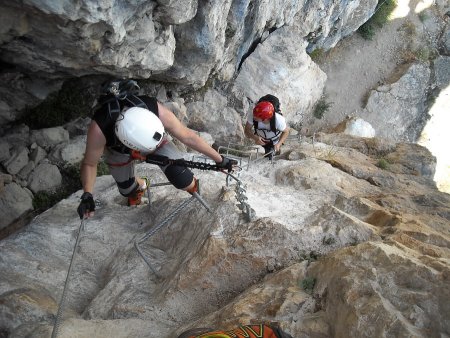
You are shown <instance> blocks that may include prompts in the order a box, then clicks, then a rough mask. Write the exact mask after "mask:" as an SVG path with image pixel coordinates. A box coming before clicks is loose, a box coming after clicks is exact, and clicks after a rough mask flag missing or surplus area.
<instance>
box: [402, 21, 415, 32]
mask: <svg viewBox="0 0 450 338" xmlns="http://www.w3.org/2000/svg"><path fill="white" fill-rule="evenodd" d="M399 31H403V32H405V33H406V34H407V35H408V36H414V35H415V34H416V26H415V25H414V23H413V22H412V21H411V20H406V21H405V22H404V23H403V24H402V25H401V26H400V28H399Z"/></svg>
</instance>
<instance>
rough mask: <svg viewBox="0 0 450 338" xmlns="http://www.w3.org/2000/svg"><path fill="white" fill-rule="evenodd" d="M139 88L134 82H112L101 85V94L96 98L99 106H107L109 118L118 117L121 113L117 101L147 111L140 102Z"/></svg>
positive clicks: (144, 105)
mask: <svg viewBox="0 0 450 338" xmlns="http://www.w3.org/2000/svg"><path fill="white" fill-rule="evenodd" d="M139 90H140V87H139V86H138V84H137V82H136V81H134V80H113V81H107V82H104V83H103V84H102V89H101V94H100V97H99V98H98V104H99V105H101V106H102V105H104V104H107V105H108V113H109V115H110V116H114V117H116V116H118V115H119V113H120V111H121V108H120V107H121V105H120V103H119V101H126V102H128V103H129V104H131V106H134V107H141V108H146V109H148V107H147V105H146V104H145V103H144V101H142V100H141V99H140V98H139V97H137V94H139Z"/></svg>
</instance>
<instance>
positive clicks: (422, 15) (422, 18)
mask: <svg viewBox="0 0 450 338" xmlns="http://www.w3.org/2000/svg"><path fill="white" fill-rule="evenodd" d="M418 16H419V20H420V22H424V21H426V20H427V19H428V14H427V13H425V12H424V11H422V12H420V13H419V14H418Z"/></svg>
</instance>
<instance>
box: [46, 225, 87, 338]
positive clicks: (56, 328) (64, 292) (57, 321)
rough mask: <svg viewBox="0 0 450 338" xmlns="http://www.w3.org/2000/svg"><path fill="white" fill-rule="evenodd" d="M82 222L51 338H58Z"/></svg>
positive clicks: (82, 226)
mask: <svg viewBox="0 0 450 338" xmlns="http://www.w3.org/2000/svg"><path fill="white" fill-rule="evenodd" d="M84 222H85V219H84V218H83V219H82V220H81V224H80V228H79V230H78V234H77V240H76V242H75V247H74V248H73V253H72V258H71V259H70V264H69V269H68V270H67V276H66V281H65V283H64V288H63V292H62V295H61V300H60V301H59V306H58V312H57V313H56V318H55V324H54V326H53V331H52V336H51V338H56V337H57V336H58V331H59V326H60V325H61V323H60V322H61V318H62V313H63V310H64V305H65V304H64V303H65V301H66V296H67V295H66V291H67V286H68V285H69V279H70V274H71V272H72V263H73V261H74V259H75V254H76V252H77V248H78V246H79V245H80V240H81V232H82V231H83V228H84Z"/></svg>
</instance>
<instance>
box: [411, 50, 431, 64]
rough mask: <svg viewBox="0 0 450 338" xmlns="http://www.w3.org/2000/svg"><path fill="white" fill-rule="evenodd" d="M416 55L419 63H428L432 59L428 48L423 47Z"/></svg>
mask: <svg viewBox="0 0 450 338" xmlns="http://www.w3.org/2000/svg"><path fill="white" fill-rule="evenodd" d="M414 55H415V56H416V59H417V60H418V61H422V62H427V61H428V60H430V59H431V58H432V52H431V50H430V49H429V48H426V47H422V48H419V49H417V50H416V51H415V52H414Z"/></svg>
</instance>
